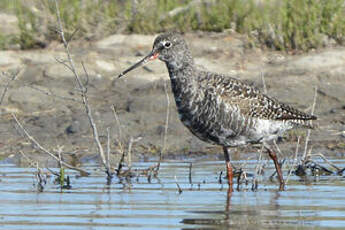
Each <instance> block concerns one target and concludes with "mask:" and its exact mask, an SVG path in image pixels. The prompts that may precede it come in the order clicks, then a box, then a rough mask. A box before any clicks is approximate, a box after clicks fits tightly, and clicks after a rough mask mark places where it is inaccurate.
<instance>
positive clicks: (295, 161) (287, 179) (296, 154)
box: [285, 136, 301, 184]
mask: <svg viewBox="0 0 345 230" xmlns="http://www.w3.org/2000/svg"><path fill="white" fill-rule="evenodd" d="M300 139H301V137H300V136H298V138H297V145H296V151H295V157H294V159H293V162H292V165H291V167H290V170H289V174H288V176H287V178H286V180H285V184H287V183H288V182H289V178H290V176H291V173H292V169H293V168H294V167H295V164H296V163H297V156H298V148H299V141H300Z"/></svg>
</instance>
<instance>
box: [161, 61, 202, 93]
mask: <svg viewBox="0 0 345 230" xmlns="http://www.w3.org/2000/svg"><path fill="white" fill-rule="evenodd" d="M166 65H167V68H168V71H169V76H170V81H171V88H172V90H173V93H174V95H175V98H176V97H181V96H183V97H188V96H193V93H194V92H195V91H196V87H197V81H196V76H195V74H196V68H195V66H194V64H193V63H192V62H191V63H184V64H183V67H182V68H176V65H173V66H171V65H169V63H167V64H166Z"/></svg>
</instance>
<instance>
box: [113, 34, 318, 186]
mask: <svg viewBox="0 0 345 230" xmlns="http://www.w3.org/2000/svg"><path fill="white" fill-rule="evenodd" d="M157 57H158V58H159V59H160V60H161V61H163V62H165V64H166V66H167V69H168V72H169V76H170V80H171V86H172V91H173V93H174V97H175V102H176V106H177V109H178V112H179V115H180V119H181V121H182V123H183V124H184V125H185V126H186V127H187V128H188V129H189V130H190V131H191V132H192V133H193V134H194V135H196V136H197V137H199V138H200V139H201V140H203V141H206V142H209V143H212V144H217V145H221V146H223V147H224V154H225V158H226V159H228V160H227V168H228V175H229V173H230V172H229V170H231V169H229V167H230V168H231V165H230V163H229V156H228V151H227V148H228V147H234V146H239V145H245V144H249V143H261V142H263V143H267V142H269V141H271V140H274V139H275V138H277V137H278V136H280V135H282V134H283V133H284V132H285V131H286V130H289V129H292V128H295V127H306V128H311V126H310V123H309V121H310V120H314V119H316V117H315V116H313V115H308V114H306V113H303V112H301V111H299V110H297V109H295V108H293V107H291V106H289V105H286V104H284V103H281V102H279V101H278V100H276V99H274V98H272V97H269V96H267V95H265V94H263V93H261V92H260V91H259V90H257V89H255V88H254V87H252V86H250V85H248V84H246V83H244V82H242V81H240V80H238V79H235V78H232V77H229V76H226V75H223V74H218V73H213V72H208V71H203V70H200V69H198V68H197V66H196V65H195V64H194V60H193V58H192V55H191V53H190V50H189V48H188V46H187V44H186V42H185V41H184V39H183V38H182V36H181V35H180V34H177V33H165V34H162V35H160V36H158V37H157V38H156V39H155V41H154V45H153V49H152V51H151V53H150V54H149V55H148V56H146V57H145V58H144V59H143V60H142V61H140V62H138V63H137V64H135V65H133V66H132V67H130V68H129V69H127V70H125V71H124V72H123V73H121V74H120V76H119V77H121V76H123V75H124V74H126V73H127V72H129V71H130V70H132V69H134V68H136V67H138V66H140V65H142V64H144V63H146V62H148V61H150V60H153V59H156V58H157ZM274 155H275V154H273V155H272V156H271V153H270V156H271V158H272V159H273V160H274V161H275V164H276V163H277V162H276V157H274ZM274 158H275V159H274ZM276 165H277V164H276ZM276 167H277V166H276ZM278 167H279V165H278ZM278 171H280V168H279V170H278V168H277V172H278ZM278 174H279V172H278ZM280 174H281V173H280ZM280 174H279V175H280ZM231 175H232V174H231ZM279 179H280V182H281V183H282V181H283V180H282V177H281V178H279ZM229 180H232V178H230V176H229ZM230 183H231V184H232V182H230V181H229V184H230Z"/></svg>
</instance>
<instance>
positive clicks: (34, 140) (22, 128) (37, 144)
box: [11, 113, 89, 175]
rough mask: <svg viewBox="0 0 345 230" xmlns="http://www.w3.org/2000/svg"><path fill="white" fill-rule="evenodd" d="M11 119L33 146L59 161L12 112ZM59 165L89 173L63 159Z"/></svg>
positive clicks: (85, 173) (84, 173)
mask: <svg viewBox="0 0 345 230" xmlns="http://www.w3.org/2000/svg"><path fill="white" fill-rule="evenodd" d="M11 115H12V117H13V119H14V120H15V122H16V123H17V125H18V126H19V128H20V129H21V130H22V131H23V133H24V134H25V136H26V137H27V138H28V139H29V141H30V142H31V143H32V144H33V146H34V147H36V148H37V149H38V150H39V151H41V152H44V153H46V154H48V155H49V156H50V157H52V158H53V159H55V160H56V161H57V162H60V159H59V158H58V157H57V156H55V154H53V153H51V152H50V151H48V150H47V149H45V148H44V147H43V146H42V145H41V144H40V143H38V142H37V141H36V139H35V138H33V137H32V136H31V135H30V134H29V133H28V132H27V131H26V129H25V128H24V127H23V125H22V124H21V123H20V122H19V121H18V119H17V117H16V115H14V114H13V113H12V114H11ZM61 165H64V166H65V167H67V168H69V169H73V170H76V171H78V172H80V173H82V174H83V175H89V173H88V172H87V171H85V170H84V169H81V168H78V167H74V166H72V165H70V164H68V163H66V162H64V161H61Z"/></svg>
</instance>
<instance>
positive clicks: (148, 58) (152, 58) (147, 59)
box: [117, 52, 159, 78]
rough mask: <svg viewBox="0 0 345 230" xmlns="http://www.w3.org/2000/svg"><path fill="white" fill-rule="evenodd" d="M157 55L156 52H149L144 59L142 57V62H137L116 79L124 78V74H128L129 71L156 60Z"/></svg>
mask: <svg viewBox="0 0 345 230" xmlns="http://www.w3.org/2000/svg"><path fill="white" fill-rule="evenodd" d="M158 55H159V53H158V52H155V53H154V52H151V53H150V54H149V55H147V56H146V57H144V58H143V59H142V60H140V61H138V62H137V63H135V64H134V65H132V66H130V67H129V68H128V69H126V70H125V71H123V72H122V73H120V74H119V76H118V77H117V78H121V77H122V76H124V75H125V74H126V73H128V72H129V71H131V70H133V69H136V68H138V67H140V66H143V65H145V64H146V63H147V62H149V61H152V60H155V59H157V57H158Z"/></svg>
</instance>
